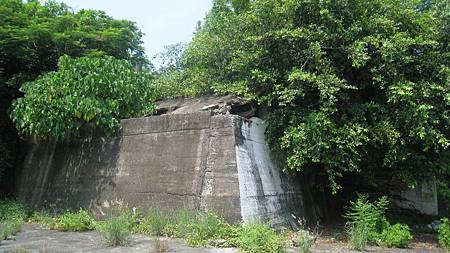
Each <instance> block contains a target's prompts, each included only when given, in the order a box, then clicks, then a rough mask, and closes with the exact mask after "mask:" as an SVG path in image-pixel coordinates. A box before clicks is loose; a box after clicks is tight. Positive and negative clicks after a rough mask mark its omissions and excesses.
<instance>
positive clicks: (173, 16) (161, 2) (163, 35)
mask: <svg viewBox="0 0 450 253" xmlns="http://www.w3.org/2000/svg"><path fill="white" fill-rule="evenodd" d="M60 1H61V2H64V3H66V4H68V5H69V6H71V7H72V8H74V10H75V11H78V10H80V9H97V10H103V11H105V12H106V13H107V14H108V15H110V16H112V17H114V18H116V19H128V20H131V21H134V22H136V23H137V26H138V27H139V28H140V29H141V31H142V32H144V33H145V35H144V37H143V41H144V47H145V50H146V52H147V55H148V56H149V57H151V56H153V55H155V54H156V53H158V52H161V51H162V50H163V49H164V46H165V45H170V44H174V43H178V42H188V41H189V40H190V39H191V38H192V35H193V32H194V30H195V27H196V25H197V22H198V21H200V20H202V19H203V17H204V16H205V14H206V13H207V12H208V11H209V10H210V9H211V7H212V1H213V0H127V1H124V0H60ZM155 63H156V64H158V63H157V62H155Z"/></svg>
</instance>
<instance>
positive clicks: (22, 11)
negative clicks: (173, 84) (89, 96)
mask: <svg viewBox="0 0 450 253" xmlns="http://www.w3.org/2000/svg"><path fill="white" fill-rule="evenodd" d="M0 6H1V7H0V15H1V17H2V19H1V21H0V45H1V46H0V49H1V50H0V77H1V78H0V79H3V80H4V81H6V82H8V83H9V85H13V86H20V85H21V84H22V83H23V81H28V80H30V79H34V77H36V76H37V75H39V74H41V73H43V72H47V71H52V70H55V69H56V64H57V62H58V59H59V57H60V56H62V55H65V54H67V55H70V56H72V57H79V56H88V55H105V54H106V55H111V56H114V57H116V58H119V59H126V60H130V61H132V62H133V63H141V64H146V61H147V60H146V59H145V54H144V49H143V47H142V46H141V43H142V42H141V37H142V32H140V31H139V30H138V28H137V27H136V25H135V24H134V23H133V22H131V21H127V20H115V19H113V18H112V17H110V16H108V15H106V13H104V12H102V11H95V10H80V11H79V12H74V11H73V10H72V9H71V8H70V7H69V6H67V5H66V4H64V3H58V2H56V1H47V2H45V3H43V4H41V3H40V2H39V1H21V0H1V1H0Z"/></svg>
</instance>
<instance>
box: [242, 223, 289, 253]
mask: <svg viewBox="0 0 450 253" xmlns="http://www.w3.org/2000/svg"><path fill="white" fill-rule="evenodd" d="M234 242H235V243H236V246H238V247H239V248H240V249H242V250H243V251H245V252H251V253H280V252H285V241H284V239H283V238H282V237H281V236H280V235H278V234H277V233H276V231H275V230H273V229H272V228H270V227H269V226H267V225H266V224H263V223H261V222H251V223H249V224H244V225H242V227H241V228H239V229H238V232H237V237H236V238H235V239H234Z"/></svg>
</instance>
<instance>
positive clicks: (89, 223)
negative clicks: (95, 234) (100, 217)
mask: <svg viewBox="0 0 450 253" xmlns="http://www.w3.org/2000/svg"><path fill="white" fill-rule="evenodd" d="M44 223H45V225H46V226H48V228H50V229H55V230H60V231H72V232H76V231H88V230H92V229H94V225H95V220H94V218H93V217H92V215H91V214H90V213H89V212H88V211H86V210H83V209H81V210H79V211H78V212H71V211H67V212H65V213H63V214H62V215H60V216H57V217H55V218H51V219H44Z"/></svg>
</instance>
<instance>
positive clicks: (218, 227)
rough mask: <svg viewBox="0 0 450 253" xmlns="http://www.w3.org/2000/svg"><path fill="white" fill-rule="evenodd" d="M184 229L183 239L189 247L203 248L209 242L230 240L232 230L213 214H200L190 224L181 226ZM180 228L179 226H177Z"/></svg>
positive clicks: (231, 227)
mask: <svg viewBox="0 0 450 253" xmlns="http://www.w3.org/2000/svg"><path fill="white" fill-rule="evenodd" d="M183 225H185V226H186V227H184V228H181V229H182V230H184V233H185V234H184V237H185V239H186V241H187V242H188V244H189V245H190V246H204V245H206V244H208V241H210V240H216V239H225V240H227V239H230V238H232V237H233V234H234V228H233V226H231V225H230V224H228V223H227V222H226V221H224V220H223V219H221V218H220V217H219V216H217V215H216V214H214V213H210V212H208V213H201V214H199V215H197V216H196V218H195V220H193V221H191V223H188V224H183ZM178 228H180V226H178Z"/></svg>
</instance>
